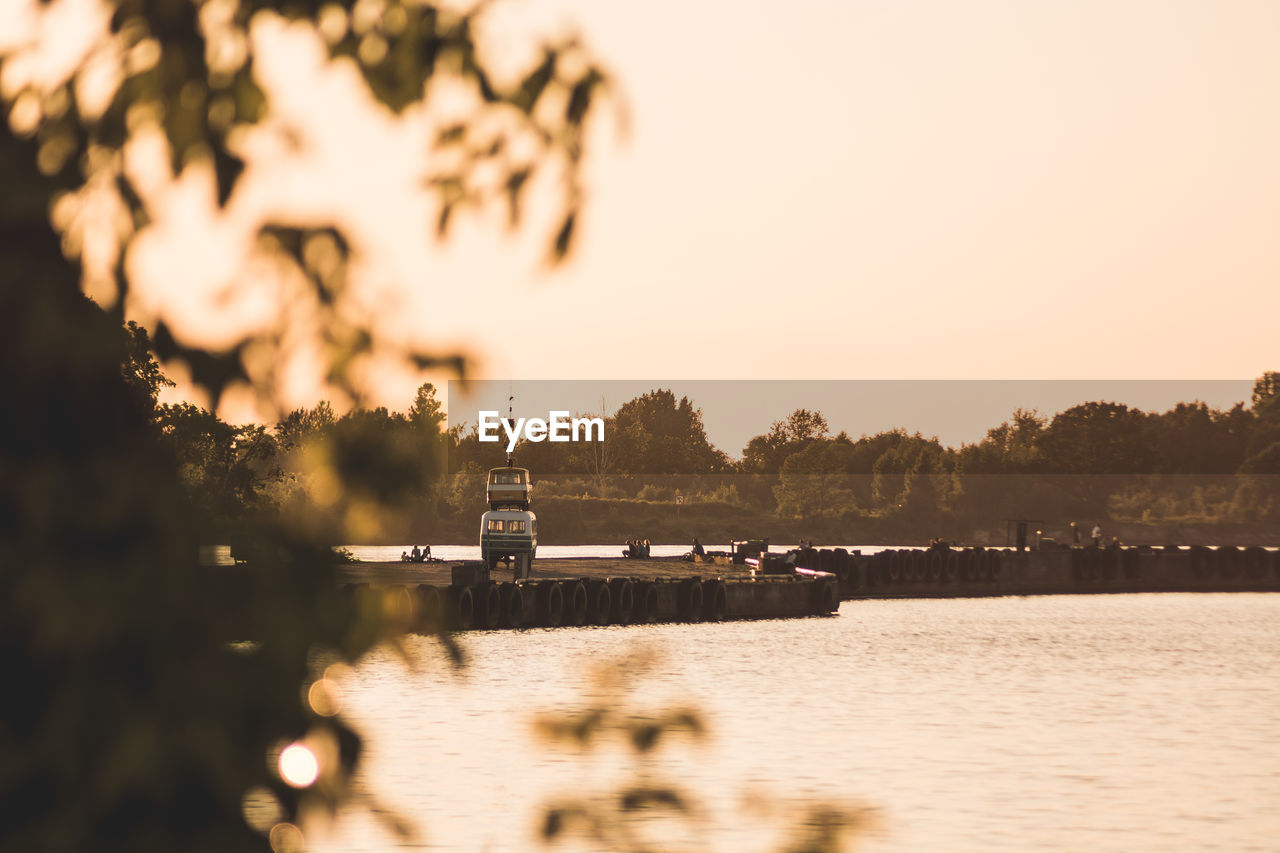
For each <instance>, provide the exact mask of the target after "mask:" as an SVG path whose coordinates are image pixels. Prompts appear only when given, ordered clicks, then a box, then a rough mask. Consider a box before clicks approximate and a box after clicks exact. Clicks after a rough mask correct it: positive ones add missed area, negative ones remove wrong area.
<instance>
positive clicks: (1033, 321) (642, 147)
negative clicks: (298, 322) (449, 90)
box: [417, 0, 1280, 378]
mask: <svg viewBox="0 0 1280 853" xmlns="http://www.w3.org/2000/svg"><path fill="white" fill-rule="evenodd" d="M517 5H518V6H521V7H531V8H533V7H535V4H532V3H524V4H517ZM543 5H551V6H554V7H556V8H564V9H565V10H566V11H565V13H564V14H565V16H567V17H572V18H573V19H576V20H577V21H578V22H579V23H580V25H581V26H582V28H583V30H584V31H585V33H586V35H587V37H588V40H589V41H590V42H591V43H592V44H593V45H594V46H595V48H596V49H597V50H598V52H599V53H600V54H601V55H602V56H603V57H605V58H606V59H607V61H608V62H610V63H611V64H612V66H613V67H614V69H615V70H616V72H617V74H618V76H619V77H620V79H621V80H622V81H623V83H624V85H625V89H626V92H627V98H628V102H629V105H630V109H631V116H632V125H633V131H632V134H631V136H630V139H629V142H627V143H624V144H622V145H614V144H612V143H609V142H607V141H606V143H605V144H603V145H601V146H600V147H598V148H597V150H596V153H595V157H594V159H593V162H592V170H591V172H592V175H593V181H592V195H591V207H590V209H589V217H588V220H587V226H586V228H585V230H584V232H583V238H584V239H583V243H582V245H581V249H582V251H581V254H580V255H579V256H578V258H577V259H576V261H575V263H574V264H573V265H572V266H571V267H570V268H569V269H567V270H565V271H563V272H561V273H558V274H555V275H550V276H539V275H536V274H535V273H534V272H533V271H532V270H531V269H530V267H531V261H530V257H531V256H532V257H536V255H532V253H531V252H527V251H526V252H525V253H524V254H523V255H522V254H521V252H519V251H508V252H504V253H502V254H501V255H499V254H498V252H499V251H500V250H501V249H502V248H503V247H504V245H506V244H504V243H503V242H501V241H500V240H493V241H491V240H489V239H487V238H472V237H470V235H467V236H465V237H464V239H461V240H459V243H458V245H457V246H455V247H454V248H453V249H452V250H451V251H449V252H448V253H446V255H445V256H444V257H443V258H436V257H432V258H431V260H429V261H428V269H432V270H436V271H437V272H435V274H434V275H433V279H434V280H435V281H438V282H440V283H441V284H442V285H443V287H442V288H441V290H437V289H435V288H428V289H425V290H424V291H422V295H421V298H420V301H419V302H418V303H417V304H418V305H420V308H419V312H420V316H422V317H424V318H426V317H430V316H431V315H432V314H434V313H436V311H433V308H432V306H436V307H437V310H438V307H440V306H447V322H448V323H449V324H452V325H454V326H455V327H459V328H468V329H470V330H473V332H474V334H475V335H476V336H477V339H478V340H482V339H483V335H484V329H485V325H484V316H483V314H480V315H478V314H477V312H476V311H475V307H476V304H477V299H483V300H485V301H490V302H492V301H498V302H503V303H509V304H513V305H519V306H520V311H521V316H523V318H524V321H525V323H526V324H527V325H526V328H527V329H528V330H529V336H530V337H529V339H520V338H507V339H505V340H500V341H490V342H488V343H487V345H486V346H485V347H484V350H483V354H484V356H485V364H486V367H487V368H488V372H489V374H490V375H494V376H508V375H510V376H515V377H526V378H594V377H618V378H648V377H651V376H652V377H681V378H848V377H859V378H892V377H920V378H996V377H1017V378H1083V377H1113V378H1138V377H1142V378H1247V377H1253V376H1256V375H1258V374H1259V373H1260V372H1261V371H1262V370H1264V369H1268V368H1274V367H1275V366H1276V364H1277V359H1280V351H1278V350H1277V347H1276V334H1275V317H1276V316H1277V315H1278V314H1280V240H1277V235H1280V156H1278V155H1277V152H1280V51H1277V50H1276V45H1277V44H1280V4H1276V3H1274V2H1237V1H1236V0H1231V2H1226V3H1210V2H1164V0H1159V2H1136V0H1121V2H1114V0H1105V2H1089V1H1088V0H1083V2H1070V3H1066V2H1062V3H1048V2H1046V3H1027V2H1021V0H1009V1H1008V2H992V0H982V1H981V2H963V3H952V2H921V0H914V1H913V0H907V2H902V0H892V2H888V0H886V2H847V1H846V0H842V2H798V3H787V4H765V3H754V2H747V3H692V4H691V3H677V2H646V3H629V2H628V3H623V2H612V3H592V2H578V3H562V4H543ZM491 246H492V247H495V248H494V249H490V248H489V247H491ZM477 259H483V260H477ZM531 342H532V343H534V345H533V346H529V344H530V343H531Z"/></svg>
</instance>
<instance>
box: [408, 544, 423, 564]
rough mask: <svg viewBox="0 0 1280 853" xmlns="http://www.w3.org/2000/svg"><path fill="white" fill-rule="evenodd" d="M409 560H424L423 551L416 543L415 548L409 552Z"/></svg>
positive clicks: (419, 561) (415, 561)
mask: <svg viewBox="0 0 1280 853" xmlns="http://www.w3.org/2000/svg"><path fill="white" fill-rule="evenodd" d="M409 562H411V563H421V562H422V551H421V550H420V549H419V548H418V546H417V545H414V546H413V550H412V551H410V552H409Z"/></svg>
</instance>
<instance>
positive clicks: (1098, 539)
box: [1089, 523, 1102, 548]
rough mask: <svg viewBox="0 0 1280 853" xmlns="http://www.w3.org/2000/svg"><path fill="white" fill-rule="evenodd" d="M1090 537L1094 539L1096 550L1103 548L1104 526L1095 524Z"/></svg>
mask: <svg viewBox="0 0 1280 853" xmlns="http://www.w3.org/2000/svg"><path fill="white" fill-rule="evenodd" d="M1089 536H1090V538H1092V539H1093V547H1095V548H1101V547H1102V526H1101V525H1099V524H1097V523H1095V524H1094V525H1093V531H1092V532H1091V533H1090V534H1089Z"/></svg>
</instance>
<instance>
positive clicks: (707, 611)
mask: <svg viewBox="0 0 1280 853" xmlns="http://www.w3.org/2000/svg"><path fill="white" fill-rule="evenodd" d="M727 607H728V596H727V595H726V594H725V591H724V583H723V582H722V581H707V582H706V583H704V584H703V585H702V621H704V622H720V621H722V620H723V619H724V618H725V610H726V608H727Z"/></svg>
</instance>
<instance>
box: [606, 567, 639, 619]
mask: <svg viewBox="0 0 1280 853" xmlns="http://www.w3.org/2000/svg"><path fill="white" fill-rule="evenodd" d="M609 592H610V596H609V621H610V622H613V623H615V624H617V625H630V624H631V623H632V622H633V621H636V619H635V609H636V589H635V584H634V583H632V582H631V579H630V578H610V579H609Z"/></svg>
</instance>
